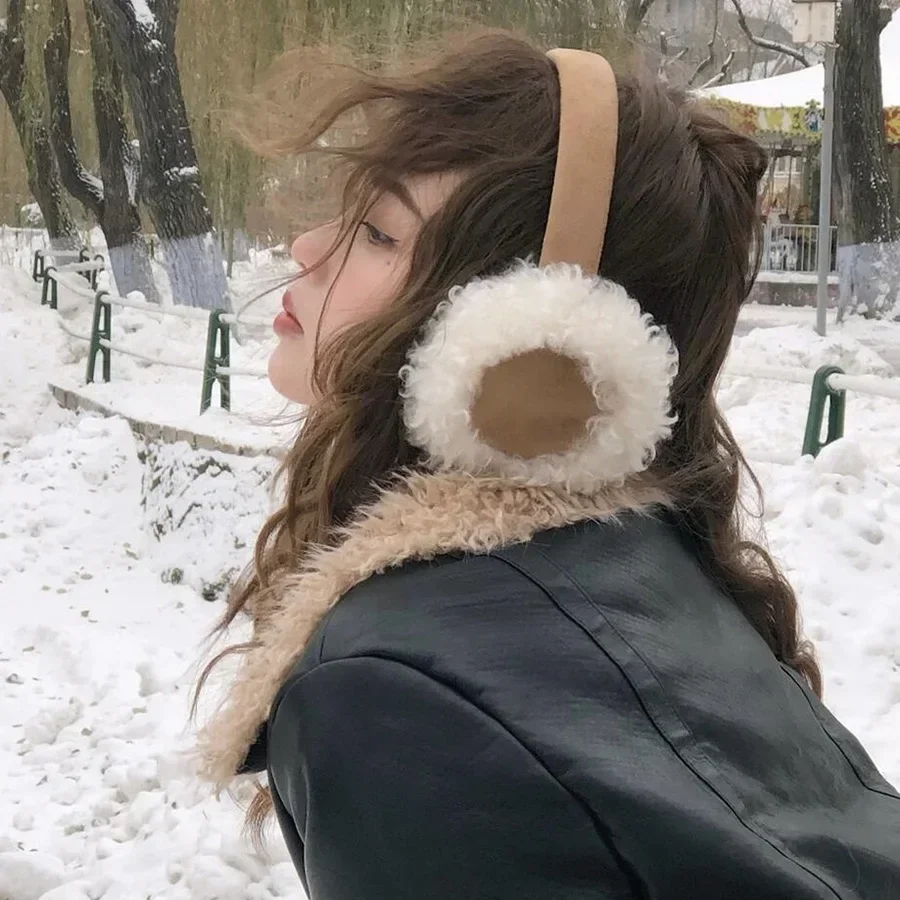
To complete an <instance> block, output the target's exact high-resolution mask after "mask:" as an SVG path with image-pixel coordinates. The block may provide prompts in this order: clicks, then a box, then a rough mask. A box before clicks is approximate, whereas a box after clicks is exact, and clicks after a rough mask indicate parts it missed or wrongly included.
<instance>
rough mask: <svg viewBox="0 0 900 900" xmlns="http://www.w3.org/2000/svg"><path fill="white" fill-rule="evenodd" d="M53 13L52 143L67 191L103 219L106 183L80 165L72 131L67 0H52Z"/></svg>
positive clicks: (47, 67) (49, 61)
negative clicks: (104, 184) (104, 187)
mask: <svg viewBox="0 0 900 900" xmlns="http://www.w3.org/2000/svg"><path fill="white" fill-rule="evenodd" d="M50 16H51V25H50V34H49V36H48V37H47V41H46V43H45V44H44V72H45V73H46V76H47V92H48V94H49V98H50V142H51V144H52V145H53V151H54V153H55V154H56V161H57V163H58V164H59V173H60V177H61V178H62V182H63V185H65V188H66V190H67V191H68V192H69V193H70V194H71V195H72V196H73V197H74V198H75V199H76V200H78V201H79V202H80V203H83V204H84V205H85V206H86V207H87V208H88V209H90V210H91V212H92V213H93V214H94V215H95V216H97V218H98V219H100V218H102V214H103V183H102V182H101V181H100V179H98V178H95V177H94V176H93V175H91V174H90V172H88V171H87V169H85V167H84V166H83V165H82V164H81V160H80V159H79V158H78V147H77V146H76V144H75V134H74V132H73V131H72V110H71V105H70V99H69V56H70V54H71V50H72V27H71V22H70V20H69V8H68V3H67V0H50Z"/></svg>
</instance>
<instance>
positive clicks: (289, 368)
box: [268, 341, 310, 406]
mask: <svg viewBox="0 0 900 900" xmlns="http://www.w3.org/2000/svg"><path fill="white" fill-rule="evenodd" d="M290 350H291V348H290V347H289V346H285V342H284V341H282V342H281V343H279V344H278V346H277V347H276V348H275V349H274V350H273V351H272V355H271V356H270V357H269V366H268V372H269V383H270V384H271V385H272V387H273V388H275V390H276V391H278V393H279V394H281V396H282V397H284V398H285V400H290V401H291V402H292V403H299V404H301V405H303V406H307V405H308V404H309V402H310V396H309V387H308V384H309V373H308V372H307V368H306V366H305V365H303V364H302V362H301V361H300V360H298V359H297V356H298V354H297V352H296V350H295V351H294V352H293V353H291V352H290Z"/></svg>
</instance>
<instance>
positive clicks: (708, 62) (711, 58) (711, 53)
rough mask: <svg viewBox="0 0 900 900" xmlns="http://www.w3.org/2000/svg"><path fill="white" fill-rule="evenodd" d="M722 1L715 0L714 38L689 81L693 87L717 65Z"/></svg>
mask: <svg viewBox="0 0 900 900" xmlns="http://www.w3.org/2000/svg"><path fill="white" fill-rule="evenodd" d="M720 5H721V3H720V0H713V24H712V36H711V37H710V39H709V42H708V43H707V45H706V48H707V54H706V56H705V57H704V58H703V59H702V60H701V61H700V64H699V65H698V66H697V68H696V69H694V74H693V75H691V77H690V78H689V79H688V84H689V85H693V84H694V82H695V81H696V80H697V79H698V78H699V77H700V75H701V74H703V72H705V71H706V70H707V69H709V68H710V67H711V66H714V65H715V64H716V41H717V40H718V38H719V7H720Z"/></svg>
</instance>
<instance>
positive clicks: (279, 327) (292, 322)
mask: <svg viewBox="0 0 900 900" xmlns="http://www.w3.org/2000/svg"><path fill="white" fill-rule="evenodd" d="M281 309H282V311H281V312H280V313H278V315H277V316H275V321H274V322H273V323H272V328H273V330H274V331H275V334H277V335H278V336H279V337H287V336H289V335H293V336H297V335H302V334H303V326H302V325H301V324H300V322H299V321H298V320H297V317H296V316H295V315H294V311H293V308H292V306H291V293H290V291H285V292H284V296H283V297H282V298H281Z"/></svg>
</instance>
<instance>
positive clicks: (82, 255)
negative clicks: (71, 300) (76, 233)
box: [78, 247, 91, 281]
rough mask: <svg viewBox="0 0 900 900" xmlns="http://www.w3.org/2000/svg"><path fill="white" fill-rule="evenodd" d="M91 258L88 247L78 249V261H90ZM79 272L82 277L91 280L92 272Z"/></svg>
mask: <svg viewBox="0 0 900 900" xmlns="http://www.w3.org/2000/svg"><path fill="white" fill-rule="evenodd" d="M90 258H91V257H90V254H89V253H88V252H87V249H86V248H85V247H82V248H81V249H80V250H79V251H78V262H80V263H85V262H89V261H90ZM79 274H80V275H81V277H82V278H83V279H84V280H85V281H90V280H91V273H90V272H79Z"/></svg>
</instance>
